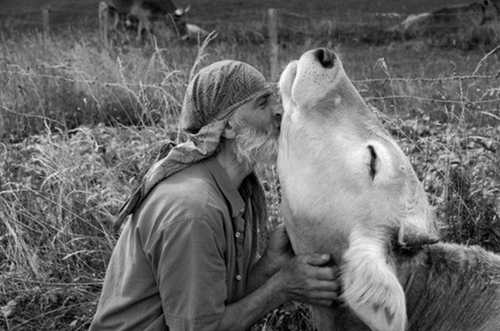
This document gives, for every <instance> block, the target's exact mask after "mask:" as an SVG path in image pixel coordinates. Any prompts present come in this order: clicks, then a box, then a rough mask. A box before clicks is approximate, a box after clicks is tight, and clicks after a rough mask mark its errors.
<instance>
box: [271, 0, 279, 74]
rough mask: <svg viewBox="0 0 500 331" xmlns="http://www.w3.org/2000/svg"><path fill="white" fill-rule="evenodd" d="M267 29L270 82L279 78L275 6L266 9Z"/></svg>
mask: <svg viewBox="0 0 500 331" xmlns="http://www.w3.org/2000/svg"><path fill="white" fill-rule="evenodd" d="M268 29H269V45H270V64H271V68H270V70H271V82H273V83H275V82H277V81H278V79H279V65H278V55H279V54H278V50H279V48H278V15H277V10H276V9H275V8H270V9H269V10H268Z"/></svg>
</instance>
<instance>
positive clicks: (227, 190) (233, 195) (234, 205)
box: [204, 157, 245, 217]
mask: <svg viewBox="0 0 500 331" xmlns="http://www.w3.org/2000/svg"><path fill="white" fill-rule="evenodd" d="M204 163H205V166H206V167H207V168H208V170H210V173H211V174H212V176H213V178H214V179H215V182H216V183H217V185H218V186H219V188H220V190H221V191H222V193H223V194H224V196H225V197H226V199H227V200H228V201H229V206H230V208H231V216H232V217H236V216H238V215H241V214H243V212H244V211H245V202H244V201H243V198H242V197H241V194H240V193H239V192H238V189H237V188H236V187H234V185H233V183H232V182H231V180H230V179H229V175H228V174H227V171H226V170H225V169H224V168H223V167H222V166H221V165H220V163H219V161H217V159H216V158H215V157H210V158H208V159H206V161H205V162H204Z"/></svg>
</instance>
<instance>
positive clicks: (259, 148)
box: [233, 118, 279, 166]
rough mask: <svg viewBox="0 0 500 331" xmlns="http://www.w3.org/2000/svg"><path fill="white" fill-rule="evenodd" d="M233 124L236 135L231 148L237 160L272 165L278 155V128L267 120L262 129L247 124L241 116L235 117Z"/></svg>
mask: <svg viewBox="0 0 500 331" xmlns="http://www.w3.org/2000/svg"><path fill="white" fill-rule="evenodd" d="M235 125H236V127H237V129H238V132H239V134H238V136H237V137H236V138H235V140H234V143H233V149H234V152H235V154H236V157H237V159H238V161H240V162H243V163H246V164H249V165H252V166H253V165H255V164H256V163H260V164H267V165H274V164H276V159H277V156H278V137H279V129H278V127H277V126H276V125H275V124H274V123H273V122H271V121H270V122H269V123H268V125H267V128H265V129H264V130H263V128H262V126H261V127H259V128H256V127H253V126H252V125H249V123H247V122H246V121H245V120H244V119H243V118H237V120H236V122H235Z"/></svg>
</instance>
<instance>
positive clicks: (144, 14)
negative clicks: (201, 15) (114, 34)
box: [108, 0, 189, 41]
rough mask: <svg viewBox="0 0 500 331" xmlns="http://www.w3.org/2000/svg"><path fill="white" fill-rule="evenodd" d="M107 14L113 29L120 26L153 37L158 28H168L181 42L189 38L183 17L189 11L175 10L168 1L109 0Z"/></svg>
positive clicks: (138, 35)
mask: <svg viewBox="0 0 500 331" xmlns="http://www.w3.org/2000/svg"><path fill="white" fill-rule="evenodd" d="M108 6H109V13H110V16H111V19H112V25H113V28H114V29H117V28H118V27H119V26H120V25H121V26H122V27H124V28H125V29H128V30H132V31H134V32H136V33H137V35H136V40H137V41H141V40H142V35H143V33H145V34H149V35H150V36H153V35H154V34H155V30H161V29H158V27H159V26H164V27H168V28H170V29H171V30H173V31H174V33H175V35H176V36H177V37H179V38H180V39H181V40H186V39H188V38H189V33H188V28H187V26H186V18H185V15H186V13H187V12H188V11H189V7H187V8H186V9H181V8H177V7H176V6H175V5H174V4H173V3H172V1H170V0H109V2H108Z"/></svg>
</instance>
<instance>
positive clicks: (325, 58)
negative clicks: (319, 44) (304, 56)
mask: <svg viewBox="0 0 500 331" xmlns="http://www.w3.org/2000/svg"><path fill="white" fill-rule="evenodd" d="M314 56H315V57H316V59H318V61H319V63H320V64H321V65H322V66H323V68H326V69H330V68H333V67H334V65H335V58H336V55H335V53H334V52H332V51H331V50H329V49H326V48H318V49H317V50H315V51H314Z"/></svg>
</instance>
